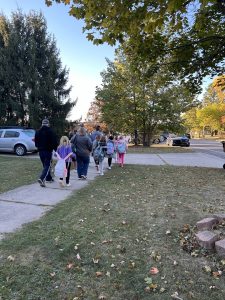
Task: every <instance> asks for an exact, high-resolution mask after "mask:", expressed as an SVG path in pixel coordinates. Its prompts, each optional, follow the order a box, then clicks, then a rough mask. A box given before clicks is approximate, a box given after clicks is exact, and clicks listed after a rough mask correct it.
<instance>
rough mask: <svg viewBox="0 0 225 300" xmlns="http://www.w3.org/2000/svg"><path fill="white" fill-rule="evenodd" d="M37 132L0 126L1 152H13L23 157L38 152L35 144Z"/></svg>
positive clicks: (16, 127)
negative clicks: (28, 153)
mask: <svg viewBox="0 0 225 300" xmlns="http://www.w3.org/2000/svg"><path fill="white" fill-rule="evenodd" d="M34 136H35V130H34V129H32V128H25V127H18V126H5V127H4V126H0V152H12V153H15V154H16V155H18V156H23V155H25V154H26V153H27V152H37V148H36V147H35V143H34Z"/></svg>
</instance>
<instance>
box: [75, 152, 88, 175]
mask: <svg viewBox="0 0 225 300" xmlns="http://www.w3.org/2000/svg"><path fill="white" fill-rule="evenodd" d="M89 162H90V157H89V156H80V155H77V174H78V177H79V178H81V175H84V176H87V171H88V166H89Z"/></svg>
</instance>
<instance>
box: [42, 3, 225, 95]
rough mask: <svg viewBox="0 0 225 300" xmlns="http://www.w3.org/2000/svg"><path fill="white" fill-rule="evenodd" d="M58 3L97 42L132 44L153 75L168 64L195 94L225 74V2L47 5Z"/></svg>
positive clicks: (133, 52)
mask: <svg viewBox="0 0 225 300" xmlns="http://www.w3.org/2000/svg"><path fill="white" fill-rule="evenodd" d="M52 2H58V3H60V2H61V3H64V4H67V5H69V13H70V15H71V16H74V17H75V18H77V19H83V20H84V22H85V25H84V28H83V30H84V32H85V33H86V34H87V38H88V39H89V40H91V41H93V43H95V44H101V43H104V42H106V43H108V44H110V45H115V44H116V43H117V42H119V43H120V44H125V43H126V48H127V51H128V52H130V53H131V52H132V54H133V55H136V56H137V57H138V59H139V60H140V61H141V62H142V63H146V62H147V63H148V64H149V63H150V62H151V65H150V64H149V66H150V71H151V72H153V71H154V70H155V69H157V68H159V67H161V66H162V65H164V64H167V65H169V66H170V70H171V72H173V73H174V74H176V75H177V76H179V78H183V79H184V80H185V81H187V80H189V85H191V88H192V89H193V90H196V91H197V90H198V88H200V86H201V83H202V79H203V78H204V77H205V76H207V75H210V76H214V75H219V74H223V73H224V72H225V64H224V57H225V2H224V1H223V0H188V1H187V0H154V1H153V0H123V1H120V0H112V1H108V0H79V1H75V0H71V1H70V0H46V4H47V5H51V4H52Z"/></svg>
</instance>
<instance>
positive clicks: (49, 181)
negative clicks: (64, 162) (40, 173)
mask: <svg viewBox="0 0 225 300" xmlns="http://www.w3.org/2000/svg"><path fill="white" fill-rule="evenodd" d="M45 182H47V183H52V182H54V179H53V178H52V179H50V180H45Z"/></svg>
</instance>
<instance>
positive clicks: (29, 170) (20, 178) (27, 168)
mask: <svg viewBox="0 0 225 300" xmlns="http://www.w3.org/2000/svg"><path fill="white" fill-rule="evenodd" d="M0 166H1V168H0V182H1V184H0V193H3V192H5V191H8V190H11V189H14V188H16V187H19V186H21V185H25V184H30V183H33V182H34V181H36V180H37V178H38V175H39V173H40V172H41V163H40V160H39V159H31V158H27V157H15V156H13V155H12V156H11V155H9V156H5V155H2V156H0Z"/></svg>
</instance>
